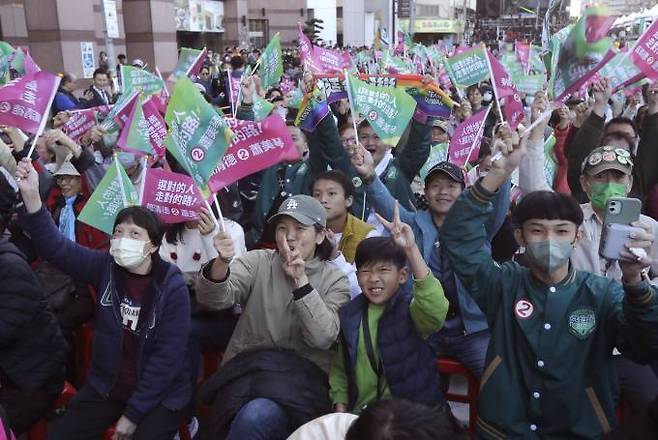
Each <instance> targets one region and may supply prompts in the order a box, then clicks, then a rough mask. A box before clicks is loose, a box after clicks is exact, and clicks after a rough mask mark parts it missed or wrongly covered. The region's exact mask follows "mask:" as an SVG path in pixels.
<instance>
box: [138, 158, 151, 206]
mask: <svg viewBox="0 0 658 440" xmlns="http://www.w3.org/2000/svg"><path fill="white" fill-rule="evenodd" d="M148 159H149V155H148V154H147V155H145V156H144V163H142V167H143V168H144V170H142V185H141V187H140V188H139V205H140V206H141V205H142V201H143V200H144V189H145V188H146V173H147V172H148V166H147V165H148Z"/></svg>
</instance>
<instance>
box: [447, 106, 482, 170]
mask: <svg viewBox="0 0 658 440" xmlns="http://www.w3.org/2000/svg"><path fill="white" fill-rule="evenodd" d="M489 110H491V107H487V110H486V111H485V110H483V111H480V112H478V113H476V114H474V115H473V116H471V117H470V118H468V119H467V120H465V121H464V122H462V123H461V124H459V126H458V127H457V129H456V130H455V133H454V135H453V136H452V139H451V140H450V146H449V147H448V160H449V161H450V162H452V163H453V164H455V165H457V166H458V167H461V168H464V167H465V166H466V164H467V163H468V161H469V160H470V159H477V157H478V154H479V151H480V142H481V141H482V134H483V133H484V123H485V122H486V120H487V116H489Z"/></svg>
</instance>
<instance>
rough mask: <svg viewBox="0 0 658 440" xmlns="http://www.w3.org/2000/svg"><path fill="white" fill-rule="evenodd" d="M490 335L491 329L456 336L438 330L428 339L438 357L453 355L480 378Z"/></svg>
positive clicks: (452, 356)
mask: <svg viewBox="0 0 658 440" xmlns="http://www.w3.org/2000/svg"><path fill="white" fill-rule="evenodd" d="M489 337H490V333H489V330H482V331H481V332H477V333H471V334H468V335H455V336H449V335H446V334H444V333H443V332H438V333H435V334H433V335H432V336H430V338H429V339H428V341H429V343H430V345H432V347H433V348H434V349H435V350H436V354H437V356H438V357H451V358H454V359H456V360H458V361H459V362H461V363H462V364H463V365H464V366H465V367H466V369H467V370H468V371H470V372H471V374H473V375H474V376H475V377H476V378H477V379H478V380H479V379H480V377H481V376H482V372H483V371H484V358H485V357H486V355H487V347H488V346H489Z"/></svg>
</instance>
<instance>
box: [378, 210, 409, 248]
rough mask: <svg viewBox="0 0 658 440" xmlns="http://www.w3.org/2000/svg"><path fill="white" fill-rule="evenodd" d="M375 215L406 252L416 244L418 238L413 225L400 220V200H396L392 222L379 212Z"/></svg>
mask: <svg viewBox="0 0 658 440" xmlns="http://www.w3.org/2000/svg"><path fill="white" fill-rule="evenodd" d="M375 215H376V216H377V220H379V221H380V222H381V224H382V225H384V227H385V228H386V230H387V231H388V232H389V234H391V238H392V239H393V241H394V242H395V244H397V245H398V246H400V247H401V248H403V249H404V250H405V252H407V251H409V250H410V249H413V248H414V246H416V238H415V237H414V231H413V230H412V229H411V226H409V225H408V224H406V223H403V222H402V221H401V220H400V202H398V201H397V200H396V201H395V208H394V210H393V221H392V222H389V221H388V220H386V219H385V218H384V217H382V216H381V215H379V214H375Z"/></svg>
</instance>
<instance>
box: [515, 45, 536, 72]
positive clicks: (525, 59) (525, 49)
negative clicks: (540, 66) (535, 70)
mask: <svg viewBox="0 0 658 440" xmlns="http://www.w3.org/2000/svg"><path fill="white" fill-rule="evenodd" d="M531 47H532V46H531V45H530V44H526V43H521V42H520V41H517V42H516V44H514V51H515V53H516V58H517V59H518V60H519V62H520V63H521V67H522V68H523V71H524V72H525V73H526V75H527V74H528V72H529V71H530V50H531Z"/></svg>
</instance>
